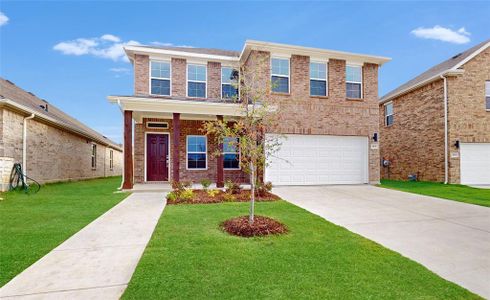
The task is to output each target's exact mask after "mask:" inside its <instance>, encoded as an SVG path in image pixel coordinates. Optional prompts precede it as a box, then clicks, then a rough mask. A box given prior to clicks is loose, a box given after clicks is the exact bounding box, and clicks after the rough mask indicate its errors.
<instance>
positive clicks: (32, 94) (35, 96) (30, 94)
mask: <svg viewBox="0 0 490 300" xmlns="http://www.w3.org/2000/svg"><path fill="white" fill-rule="evenodd" d="M27 93H28V94H29V95H32V96H34V97H36V95H34V94H33V93H31V92H27Z"/></svg>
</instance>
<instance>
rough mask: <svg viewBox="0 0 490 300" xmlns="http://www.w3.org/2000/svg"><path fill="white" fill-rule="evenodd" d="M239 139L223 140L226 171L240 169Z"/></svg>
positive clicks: (229, 138)
mask: <svg viewBox="0 0 490 300" xmlns="http://www.w3.org/2000/svg"><path fill="white" fill-rule="evenodd" d="M238 141H239V140H238V138H232V137H226V138H224V140H223V168H224V169H226V170H239V169H240V151H239V150H238V147H239V144H238Z"/></svg>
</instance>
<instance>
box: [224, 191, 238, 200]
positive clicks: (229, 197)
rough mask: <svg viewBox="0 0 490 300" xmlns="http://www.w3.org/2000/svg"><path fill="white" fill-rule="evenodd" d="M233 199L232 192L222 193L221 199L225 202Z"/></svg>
mask: <svg viewBox="0 0 490 300" xmlns="http://www.w3.org/2000/svg"><path fill="white" fill-rule="evenodd" d="M235 200H236V198H235V196H233V195H232V194H230V193H225V194H224V195H223V201H225V202H233V201H235Z"/></svg>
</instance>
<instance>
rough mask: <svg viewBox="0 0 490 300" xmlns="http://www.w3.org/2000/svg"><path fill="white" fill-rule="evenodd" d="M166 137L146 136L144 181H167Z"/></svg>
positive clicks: (157, 135) (161, 135) (160, 135)
mask: <svg viewBox="0 0 490 300" xmlns="http://www.w3.org/2000/svg"><path fill="white" fill-rule="evenodd" d="M167 158H168V135H166V134H148V135H147V136H146V180H147V181H167V180H168V165H167Z"/></svg>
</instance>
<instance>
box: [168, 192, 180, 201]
mask: <svg viewBox="0 0 490 300" xmlns="http://www.w3.org/2000/svg"><path fill="white" fill-rule="evenodd" d="M166 198H167V201H171V202H175V200H177V198H178V197H177V193H175V192H170V193H168V194H167V197H166Z"/></svg>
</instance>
